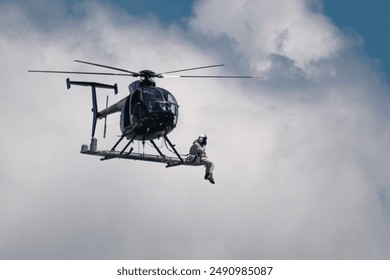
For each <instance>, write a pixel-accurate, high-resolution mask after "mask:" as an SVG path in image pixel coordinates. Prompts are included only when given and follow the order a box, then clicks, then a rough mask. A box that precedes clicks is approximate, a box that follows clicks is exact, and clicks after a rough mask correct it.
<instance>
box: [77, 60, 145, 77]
mask: <svg viewBox="0 0 390 280" xmlns="http://www.w3.org/2000/svg"><path fill="white" fill-rule="evenodd" d="M75 62H79V63H84V64H89V65H93V66H98V67H104V68H108V69H112V70H117V71H121V72H126V73H131V74H133V77H138V76H139V73H136V72H133V71H129V70H126V69H121V68H116V67H112V66H108V65H103V64H97V63H92V62H87V61H82V60H75Z"/></svg>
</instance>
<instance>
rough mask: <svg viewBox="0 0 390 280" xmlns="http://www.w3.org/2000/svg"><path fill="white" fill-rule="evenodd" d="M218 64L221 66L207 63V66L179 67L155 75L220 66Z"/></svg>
mask: <svg viewBox="0 0 390 280" xmlns="http://www.w3.org/2000/svg"><path fill="white" fill-rule="evenodd" d="M220 66H223V64H216V65H208V66H201V67H194V68H187V69H181V70H174V71H169V72H164V73H160V74H157V75H163V74H170V73H177V72H184V71H191V70H198V69H204V68H211V67H220Z"/></svg>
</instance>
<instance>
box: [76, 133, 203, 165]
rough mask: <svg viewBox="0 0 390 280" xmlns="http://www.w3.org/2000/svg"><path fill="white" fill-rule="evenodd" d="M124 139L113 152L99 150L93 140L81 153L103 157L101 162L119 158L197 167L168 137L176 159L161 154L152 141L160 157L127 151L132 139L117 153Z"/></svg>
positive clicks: (131, 150) (83, 147) (84, 146)
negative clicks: (181, 153)
mask: <svg viewBox="0 0 390 280" xmlns="http://www.w3.org/2000/svg"><path fill="white" fill-rule="evenodd" d="M123 139H124V137H121V138H120V140H119V141H118V142H117V143H116V144H115V145H114V147H113V148H112V149H111V150H97V140H96V139H95V138H93V139H92V140H91V146H90V148H89V147H88V145H83V146H82V147H81V151H80V153H82V154H84V155H92V156H100V157H102V158H101V159H100V160H109V159H114V158H119V159H132V160H140V161H149V162H159V163H166V166H165V167H174V166H179V165H192V166H193V165H196V164H195V163H194V162H193V161H189V160H188V159H187V158H185V159H183V158H182V157H181V156H180V154H179V153H178V152H177V150H176V149H175V145H173V144H172V143H171V142H170V141H169V139H168V138H167V137H166V136H164V139H165V140H166V141H167V143H168V145H169V146H170V147H171V149H172V150H173V151H174V153H175V154H176V157H172V156H166V155H164V154H163V153H162V152H161V150H160V149H159V148H158V147H157V145H156V144H155V143H154V141H153V140H150V142H151V143H152V144H153V147H154V148H155V149H156V150H157V152H158V155H153V154H144V153H142V154H141V153H133V148H130V151H126V149H127V148H128V147H129V146H130V144H131V143H132V142H133V139H131V140H130V141H129V142H128V143H127V144H126V146H125V147H124V148H123V149H122V150H121V151H115V148H116V147H117V146H118V144H119V143H120V142H121V141H122V140H123Z"/></svg>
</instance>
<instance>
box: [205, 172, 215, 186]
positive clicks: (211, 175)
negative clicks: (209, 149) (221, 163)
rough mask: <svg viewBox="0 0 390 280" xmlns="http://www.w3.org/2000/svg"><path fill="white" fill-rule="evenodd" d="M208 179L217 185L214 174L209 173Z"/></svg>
mask: <svg viewBox="0 0 390 280" xmlns="http://www.w3.org/2000/svg"><path fill="white" fill-rule="evenodd" d="M206 179H207V180H209V181H210V183H211V184H215V180H214V178H213V173H209V174H208V176H207V178H206Z"/></svg>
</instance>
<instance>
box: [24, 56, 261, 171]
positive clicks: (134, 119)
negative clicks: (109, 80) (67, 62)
mask: <svg viewBox="0 0 390 280" xmlns="http://www.w3.org/2000/svg"><path fill="white" fill-rule="evenodd" d="M75 62H78V63H83V64H88V65H93V66H98V67H103V68H107V69H111V70H115V71H120V72H123V73H102V72H75V71H44V70H29V72H39V73H59V74H92V75H113V76H130V77H136V78H139V80H137V81H134V82H132V83H131V84H130V85H129V92H130V93H129V95H128V96H126V97H125V98H123V99H122V100H120V101H118V102H116V103H115V104H113V105H111V106H109V107H108V96H107V100H106V108H105V109H103V110H101V111H99V110H98V105H97V96H96V89H97V88H105V89H113V90H114V93H115V94H117V93H118V87H117V84H114V85H108V84H102V83H96V82H86V81H71V80H70V79H69V78H68V79H66V84H67V88H68V89H70V87H71V85H78V86H90V87H91V89H92V112H93V121H92V137H91V144H90V146H89V147H88V145H83V146H82V148H81V153H83V154H89V155H96V156H102V157H103V158H102V160H106V159H112V158H125V159H133V160H143V161H154V162H162V163H166V164H167V167H171V166H177V165H194V164H193V163H192V162H189V161H188V160H187V159H183V157H182V156H181V155H180V154H179V153H178V152H177V150H176V149H175V145H174V144H172V143H171V141H170V140H169V139H168V137H167V135H168V134H169V133H170V132H171V131H172V130H173V129H174V128H175V127H176V124H177V121H178V117H179V105H178V103H177V101H176V99H175V97H174V96H173V95H172V93H170V92H169V91H168V90H166V89H163V88H160V87H157V86H156V83H155V81H154V78H164V77H180V78H244V79H245V78H246V79H261V78H263V77H255V76H194V75H179V76H172V75H167V74H172V73H177V72H184V71H192V70H198V69H205V68H212V67H220V66H223V64H217V65H208V66H202V67H195V68H187V69H181V70H175V71H168V72H164V73H158V74H157V73H155V72H153V71H150V70H142V71H140V72H133V71H129V70H126V69H121V68H116V67H112V66H108V65H103V64H96V63H91V62H87V61H81V60H75ZM117 112H121V117H120V128H121V131H122V134H121V136H120V138H119V140H118V141H117V142H116V143H115V145H114V146H113V147H112V148H111V150H97V139H96V138H95V131H96V124H97V120H101V119H105V124H104V137H105V135H106V120H107V116H108V115H110V114H113V113H117ZM125 138H126V139H127V141H128V142H127V144H126V145H125V146H124V147H123V148H122V149H121V150H120V151H116V149H117V147H118V145H119V144H120V143H121V142H122V141H123V140H124V139H125ZM160 138H163V139H164V140H165V143H166V145H167V148H168V149H169V150H170V151H172V152H173V153H174V154H175V155H176V157H172V156H166V155H165V154H163V153H162V151H161V149H160V148H159V147H158V146H157V145H156V143H155V142H154V140H155V139H160ZM134 141H142V143H143V144H145V141H150V143H151V144H152V145H153V147H154V148H155V149H156V151H157V152H158V155H151V154H144V153H133V148H132V147H131V148H130V149H129V150H128V148H129V146H130V145H131V144H132V143H133V142H134Z"/></svg>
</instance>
